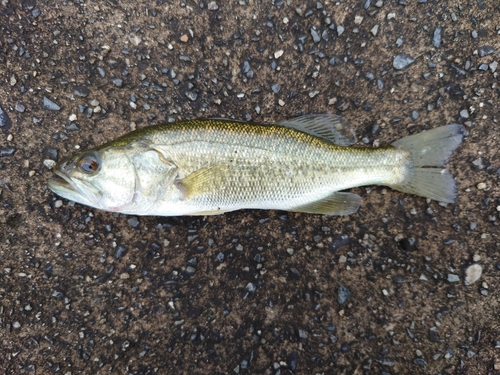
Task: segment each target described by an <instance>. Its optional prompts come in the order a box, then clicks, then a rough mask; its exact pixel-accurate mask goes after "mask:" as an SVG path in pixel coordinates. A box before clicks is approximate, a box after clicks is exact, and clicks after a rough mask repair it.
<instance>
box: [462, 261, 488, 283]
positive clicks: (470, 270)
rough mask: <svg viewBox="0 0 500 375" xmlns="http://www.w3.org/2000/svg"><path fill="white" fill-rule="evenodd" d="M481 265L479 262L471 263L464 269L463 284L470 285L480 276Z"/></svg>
mask: <svg viewBox="0 0 500 375" xmlns="http://www.w3.org/2000/svg"><path fill="white" fill-rule="evenodd" d="M482 273H483V267H481V265H479V264H472V265H470V266H469V267H467V269H466V270H465V281H464V283H465V285H471V284H473V283H475V282H476V281H478V280H479V279H480V278H481V275H482Z"/></svg>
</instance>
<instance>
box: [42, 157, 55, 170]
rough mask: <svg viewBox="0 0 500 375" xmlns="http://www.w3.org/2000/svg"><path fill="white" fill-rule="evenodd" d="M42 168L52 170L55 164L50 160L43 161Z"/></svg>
mask: <svg viewBox="0 0 500 375" xmlns="http://www.w3.org/2000/svg"><path fill="white" fill-rule="evenodd" d="M43 166H44V167H45V168H47V169H52V168H54V167H55V166H56V162H55V161H54V160H52V159H45V160H44V161H43Z"/></svg>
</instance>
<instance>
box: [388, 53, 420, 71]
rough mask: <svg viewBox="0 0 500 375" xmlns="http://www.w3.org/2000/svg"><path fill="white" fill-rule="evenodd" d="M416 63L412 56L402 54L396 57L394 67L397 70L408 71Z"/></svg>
mask: <svg viewBox="0 0 500 375" xmlns="http://www.w3.org/2000/svg"><path fill="white" fill-rule="evenodd" d="M414 62H415V59H414V58H413V57H411V56H410V55H408V54H406V53H400V54H399V55H396V56H395V57H394V61H393V63H392V66H394V69H396V70H403V69H406V68H407V67H408V66H410V65H411V64H413V63H414Z"/></svg>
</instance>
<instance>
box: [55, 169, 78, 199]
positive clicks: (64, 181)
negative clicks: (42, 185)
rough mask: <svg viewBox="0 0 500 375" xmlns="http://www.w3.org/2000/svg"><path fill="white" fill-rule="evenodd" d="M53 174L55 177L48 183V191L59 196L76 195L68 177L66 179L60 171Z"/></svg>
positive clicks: (75, 190)
mask: <svg viewBox="0 0 500 375" xmlns="http://www.w3.org/2000/svg"><path fill="white" fill-rule="evenodd" d="M55 174H56V175H55V176H54V177H52V178H51V179H50V180H49V181H48V185H49V188H50V190H52V191H53V192H54V193H57V194H59V195H63V194H61V192H72V193H78V190H77V189H76V187H75V186H74V184H73V183H72V182H71V180H70V179H69V177H67V176H66V175H65V174H64V173H61V172H60V171H55Z"/></svg>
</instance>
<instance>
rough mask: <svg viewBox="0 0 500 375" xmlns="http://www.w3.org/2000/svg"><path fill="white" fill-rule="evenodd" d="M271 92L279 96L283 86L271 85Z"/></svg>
mask: <svg viewBox="0 0 500 375" xmlns="http://www.w3.org/2000/svg"><path fill="white" fill-rule="evenodd" d="M271 90H273V92H274V93H275V94H277V93H279V92H280V90H281V85H280V84H279V83H273V84H272V85H271Z"/></svg>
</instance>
